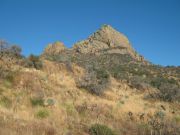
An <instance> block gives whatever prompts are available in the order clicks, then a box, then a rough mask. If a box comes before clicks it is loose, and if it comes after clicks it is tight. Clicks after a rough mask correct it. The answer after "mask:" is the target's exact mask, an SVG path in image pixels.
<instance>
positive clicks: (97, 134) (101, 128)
mask: <svg viewBox="0 0 180 135" xmlns="http://www.w3.org/2000/svg"><path fill="white" fill-rule="evenodd" d="M89 133H90V135H116V134H115V132H114V131H113V130H112V129H110V128H109V127H107V126H106V125H101V124H94V125H92V126H91V128H90V129H89Z"/></svg>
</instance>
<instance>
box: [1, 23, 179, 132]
mask: <svg viewBox="0 0 180 135" xmlns="http://www.w3.org/2000/svg"><path fill="white" fill-rule="evenodd" d="M0 53H1V54H3V55H2V57H1V59H0V135H179V134H180V103H179V101H180V68H179V67H162V66H158V65H153V64H151V63H150V62H148V61H147V60H145V59H144V58H143V57H142V56H140V55H139V54H138V53H137V52H135V51H134V49H133V48H132V46H131V45H130V44H129V41H128V39H127V38H126V37H125V36H124V35H122V34H121V33H119V32H117V31H116V30H115V29H113V28H112V27H111V26H109V25H105V26H103V27H102V28H101V29H100V30H98V31H97V32H95V33H94V34H92V35H91V36H90V37H89V38H88V39H86V40H84V41H82V42H80V43H76V44H75V45H74V47H73V48H70V49H68V48H65V46H64V45H63V44H62V43H60V42H56V43H54V44H50V45H49V46H48V47H47V48H46V49H45V51H44V52H43V54H42V55H41V56H40V57H37V56H33V55H31V56H30V57H28V58H24V57H20V56H19V55H17V54H16V55H14V53H13V55H12V51H10V53H9V52H7V51H6V52H4V51H3V50H1V51H0ZM4 54H6V55H4ZM10 54H11V55H10ZM17 56H18V57H17Z"/></svg>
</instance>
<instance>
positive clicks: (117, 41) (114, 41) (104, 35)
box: [73, 25, 143, 60]
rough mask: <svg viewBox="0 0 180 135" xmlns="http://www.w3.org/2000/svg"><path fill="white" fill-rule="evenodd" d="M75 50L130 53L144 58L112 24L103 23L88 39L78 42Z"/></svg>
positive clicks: (137, 57)
mask: <svg viewBox="0 0 180 135" xmlns="http://www.w3.org/2000/svg"><path fill="white" fill-rule="evenodd" d="M73 50H75V51H76V52H79V53H94V54H97V53H98V54H99V53H105V52H106V53H119V54H129V55H131V56H132V57H133V58H135V59H138V60H142V59H143V58H142V57H141V56H139V55H138V54H137V53H136V52H135V50H134V49H133V48H132V46H131V44H130V42H129V40H128V38H127V37H126V36H125V35H123V34H122V33H120V32H118V31H117V30H115V29H114V28H113V27H111V26H110V25H103V26H102V27H101V28H100V29H99V30H97V31H96V32H95V33H93V34H92V35H91V36H89V37H88V38H87V39H86V40H83V41H80V42H78V43H76V44H75V45H74V47H73Z"/></svg>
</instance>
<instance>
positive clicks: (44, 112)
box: [36, 109, 49, 119]
mask: <svg viewBox="0 0 180 135" xmlns="http://www.w3.org/2000/svg"><path fill="white" fill-rule="evenodd" d="M48 116H49V111H48V110H47V109H41V110H39V111H38V112H37V113H36V117H37V118H40V119H43V118H47V117H48Z"/></svg>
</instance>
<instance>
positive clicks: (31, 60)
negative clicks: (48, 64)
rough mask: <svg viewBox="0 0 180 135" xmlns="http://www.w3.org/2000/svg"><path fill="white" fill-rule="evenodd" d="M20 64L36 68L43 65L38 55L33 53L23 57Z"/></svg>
mask: <svg viewBox="0 0 180 135" xmlns="http://www.w3.org/2000/svg"><path fill="white" fill-rule="evenodd" d="M22 65H24V66H25V67H28V68H36V69H41V68H42V66H43V64H42V61H41V60H40V57H39V56H35V55H33V54H31V55H30V56H29V57H28V58H27V59H25V60H24V62H23V64H22Z"/></svg>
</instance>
